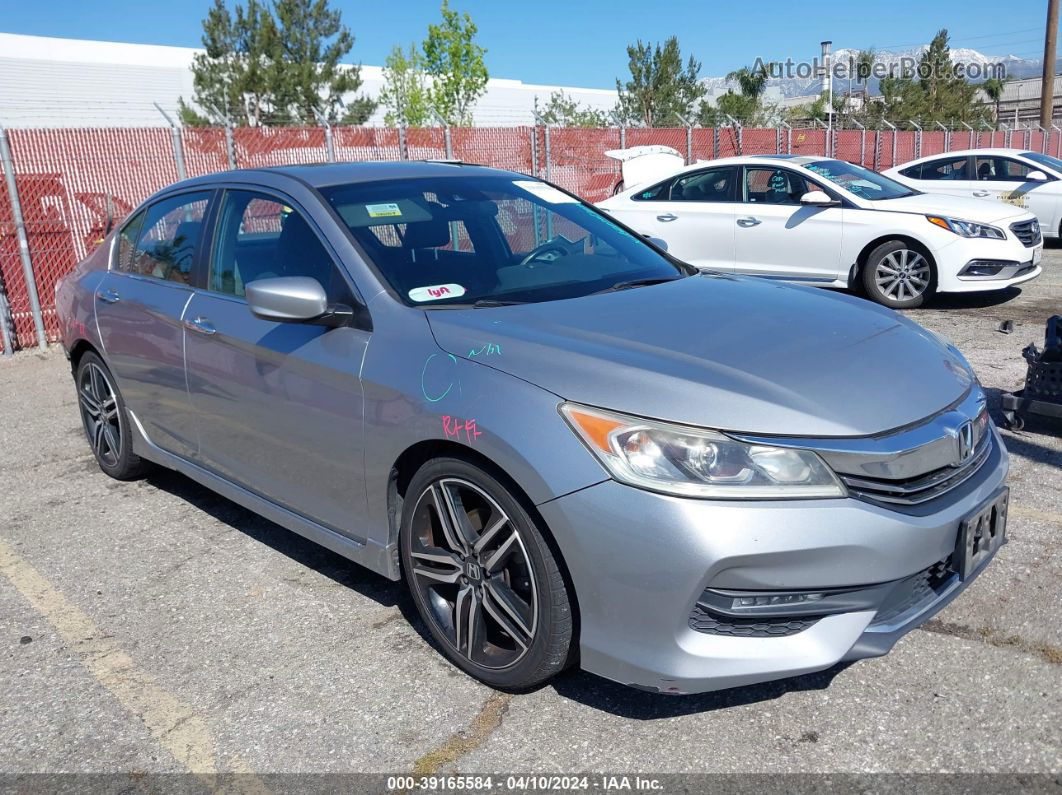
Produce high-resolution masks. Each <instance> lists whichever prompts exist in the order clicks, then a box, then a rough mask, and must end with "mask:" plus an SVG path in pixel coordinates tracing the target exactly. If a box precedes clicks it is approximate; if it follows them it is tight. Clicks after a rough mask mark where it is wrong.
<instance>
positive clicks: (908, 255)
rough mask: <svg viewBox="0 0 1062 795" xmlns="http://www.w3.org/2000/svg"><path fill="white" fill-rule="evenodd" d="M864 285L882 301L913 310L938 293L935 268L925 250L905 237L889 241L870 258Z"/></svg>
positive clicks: (870, 295) (870, 293)
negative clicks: (906, 240) (908, 241)
mask: <svg viewBox="0 0 1062 795" xmlns="http://www.w3.org/2000/svg"><path fill="white" fill-rule="evenodd" d="M863 288H864V289H865V290H866V292H867V296H868V297H869V298H870V299H871V300H872V301H877V302H878V303H879V304H883V305H884V306H887V307H891V308H892V309H914V308H915V307H917V306H921V305H922V304H923V303H925V301H926V300H927V299H929V298H930V297H931V296H932V295H933V293H935V292H936V289H937V274H936V269H935V268H934V266H933V263H932V262H931V261H930V259H929V255H928V254H927V253H926V252H925V251H923V250H922V249H919V248H917V247H915V246H914V245H912V244H911V243H907V242H905V241H903V240H889V241H887V242H885V243H882V244H881V245H880V246H878V247H877V248H875V249H874V250H873V251H871V252H870V255H869V256H868V257H867V261H866V264H865V265H864V266H863Z"/></svg>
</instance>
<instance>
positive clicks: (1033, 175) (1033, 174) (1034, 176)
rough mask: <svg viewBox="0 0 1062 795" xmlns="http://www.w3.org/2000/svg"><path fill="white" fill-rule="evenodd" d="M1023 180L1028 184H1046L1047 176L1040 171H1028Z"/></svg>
mask: <svg viewBox="0 0 1062 795" xmlns="http://www.w3.org/2000/svg"><path fill="white" fill-rule="evenodd" d="M1025 179H1026V180H1028V181H1029V182H1047V174H1045V173H1044V172H1042V171H1040V170H1036V171H1030V172H1029V173H1028V174H1026V175H1025Z"/></svg>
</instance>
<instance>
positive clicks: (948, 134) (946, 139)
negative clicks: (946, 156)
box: [936, 121, 951, 152]
mask: <svg viewBox="0 0 1062 795" xmlns="http://www.w3.org/2000/svg"><path fill="white" fill-rule="evenodd" d="M936 125H937V126H938V127H939V128H940V129H942V130H943V131H944V151H945V152H950V151H951V130H949V129H948V128H947V127H945V126H944V125H943V124H942V123H941V122H939V121H938V122H936Z"/></svg>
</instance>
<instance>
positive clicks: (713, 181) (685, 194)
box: [671, 168, 736, 202]
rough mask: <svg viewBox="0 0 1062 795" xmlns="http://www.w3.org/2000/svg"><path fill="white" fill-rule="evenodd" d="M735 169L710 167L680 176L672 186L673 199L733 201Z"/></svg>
mask: <svg viewBox="0 0 1062 795" xmlns="http://www.w3.org/2000/svg"><path fill="white" fill-rule="evenodd" d="M735 171H736V170H735V169H733V168H710V169H707V170H706V171H697V172H694V173H693V174H687V175H686V176H684V177H680V178H678V179H676V180H675V183H674V185H672V187H671V201H686V202H732V201H734V182H735V177H734V174H735Z"/></svg>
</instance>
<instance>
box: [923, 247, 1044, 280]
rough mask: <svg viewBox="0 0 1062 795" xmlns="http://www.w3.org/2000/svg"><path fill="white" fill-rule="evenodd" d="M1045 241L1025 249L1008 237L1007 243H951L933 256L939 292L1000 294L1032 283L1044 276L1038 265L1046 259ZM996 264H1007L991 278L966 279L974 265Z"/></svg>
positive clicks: (1041, 268) (968, 277) (969, 277)
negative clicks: (990, 262) (1002, 290)
mask: <svg viewBox="0 0 1062 795" xmlns="http://www.w3.org/2000/svg"><path fill="white" fill-rule="evenodd" d="M1043 245H1044V244H1043V241H1042V240H1041V241H1040V242H1039V243H1037V244H1036V245H1035V246H1025V245H1023V244H1022V243H1021V242H1020V241H1018V240H1016V239H1014V238H1011V237H1008V238H1007V239H1006V240H982V239H965V238H959V239H957V240H949V244H948V245H946V246H943V247H941V248H939V249H937V250H936V251H934V252H933V256H934V259H935V260H936V263H937V290H938V291H939V292H942V293H972V292H981V291H985V290H1001V289H1003V288H1006V287H1012V286H1014V285H1016V284H1022V283H1024V282H1027V281H1031V280H1032V279H1035V278H1036V277H1037V276H1039V275H1040V274H1041V273H1042V272H1043V267H1042V266H1041V264H1040V262H1039V261H1038V260H1039V258H1040V257H1042V256H1043ZM984 260H988V261H993V262H1005V263H1008V264H1007V265H1005V266H1004V267H1003V268H1001V269H1000V272H999V273H998V274H996V275H993V276H991V277H971V276H968V275H963V272H964V270H965V269H966V268H967V266H968V265H969V264H970V263H971V262H975V261H984Z"/></svg>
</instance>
